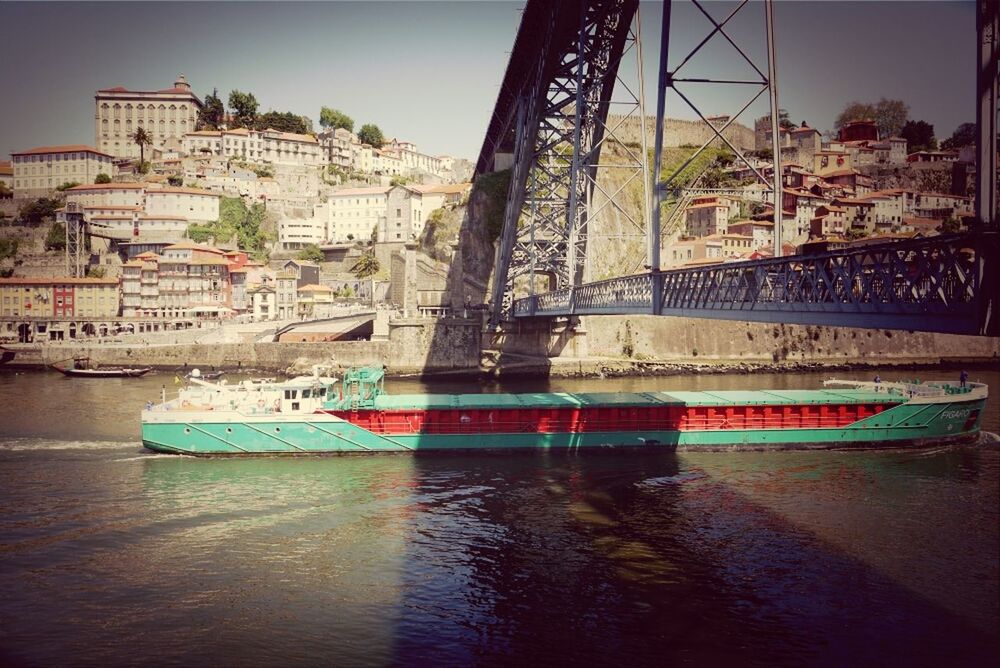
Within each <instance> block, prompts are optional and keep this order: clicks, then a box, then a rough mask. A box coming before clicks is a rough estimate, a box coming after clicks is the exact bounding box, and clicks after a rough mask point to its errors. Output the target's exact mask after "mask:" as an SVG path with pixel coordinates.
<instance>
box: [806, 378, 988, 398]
mask: <svg viewBox="0 0 1000 668" xmlns="http://www.w3.org/2000/svg"><path fill="white" fill-rule="evenodd" d="M823 385H824V386H830V385H847V386H851V387H854V388H856V389H859V390H869V391H871V392H875V393H882V392H884V393H887V394H898V395H900V396H902V397H907V398H911V397H945V396H953V395H960V394H970V395H974V396H973V397H969V398H970V399H971V398H974V397H975V396H978V395H979V394H981V393H985V391H986V387H987V386H986V385H985V384H984V383H973V382H967V383H966V384H965V386H964V387H962V386H961V385H953V384H951V383H950V382H948V381H940V380H929V381H924V382H921V381H919V380H901V381H883V380H879V381H874V380H851V379H844V378H830V379H828V380H824V381H823Z"/></svg>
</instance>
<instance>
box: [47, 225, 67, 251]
mask: <svg viewBox="0 0 1000 668" xmlns="http://www.w3.org/2000/svg"><path fill="white" fill-rule="evenodd" d="M45 250H66V226H65V225H63V224H62V223H52V227H50V228H49V233H48V234H47V235H46V237H45Z"/></svg>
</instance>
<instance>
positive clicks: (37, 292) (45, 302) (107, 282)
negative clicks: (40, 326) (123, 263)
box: [0, 278, 119, 319]
mask: <svg viewBox="0 0 1000 668" xmlns="http://www.w3.org/2000/svg"><path fill="white" fill-rule="evenodd" d="M118 310H119V297H118V279H116V278H0V316H2V317H5V318H11V317H21V318H31V319H41V318H53V319H54V318H59V319H63V318H114V317H116V316H117V315H118Z"/></svg>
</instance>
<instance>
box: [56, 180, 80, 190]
mask: <svg viewBox="0 0 1000 668" xmlns="http://www.w3.org/2000/svg"><path fill="white" fill-rule="evenodd" d="M78 185H80V182H79V181H67V182H66V183H63V184H61V185H58V186H56V190H58V191H59V192H61V193H63V192H66V191H67V190H69V189H70V188H75V187H77V186H78Z"/></svg>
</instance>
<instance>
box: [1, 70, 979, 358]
mask: <svg viewBox="0 0 1000 668" xmlns="http://www.w3.org/2000/svg"><path fill="white" fill-rule="evenodd" d="M224 102H225V103H224ZM258 107H259V105H258V103H257V101H256V99H255V98H254V96H253V95H252V94H250V93H244V92H240V91H232V92H231V94H230V95H229V97H228V99H227V100H225V101H224V100H223V99H222V98H221V97H220V96H219V94H218V92H217V91H213V93H211V94H209V95H206V96H205V97H204V99H201V98H199V97H198V96H196V95H195V93H194V92H193V89H192V87H191V85H190V84H189V83H188V81H187V79H186V78H185V77H184V76H183V75H180V76H178V78H177V79H176V80H175V81H174V82H173V84H172V85H171V86H170V87H168V88H164V89H158V90H128V89H126V88H123V87H113V88H107V89H101V90H98V91H96V92H95V95H94V137H93V143H81V144H74V145H64V146H38V147H26V148H25V149H24V150H19V151H16V152H14V153H12V154H11V156H10V158H11V160H10V161H5V162H0V216H2V217H0V272H2V274H0V318H2V320H0V340H7V341H21V342H31V341H36V342H37V341H45V340H65V339H70V338H77V337H85V336H93V335H97V336H103V335H108V334H114V333H116V332H115V331H113V328H114V327H117V330H118V331H119V332H121V331H125V332H132V333H137V332H140V331H161V329H174V328H181V327H190V326H193V325H195V324H197V325H198V326H205V325H206V324H210V323H216V324H218V323H227V322H228V323H232V322H240V323H249V322H269V321H286V320H315V319H323V318H331V317H336V316H337V315H338V314H343V313H347V312H350V311H351V309H357V308H360V307H366V308H377V309H383V310H390V311H392V312H394V313H395V314H397V315H402V316H411V317H412V316H424V317H439V316H446V315H450V314H452V313H453V311H454V302H453V301H452V300H451V299H450V297H449V295H448V294H447V293H448V287H447V285H446V283H447V279H448V272H449V264H450V259H451V258H452V254H453V250H454V247H455V246H457V235H458V233H459V223H460V222H461V220H462V218H463V216H465V215H466V208H467V205H468V202H469V198H470V194H471V193H472V190H473V184H472V183H470V179H471V177H472V170H473V164H472V163H471V162H470V161H469V160H468V159H464V158H460V157H455V156H448V155H435V154H432V153H429V152H423V151H422V150H421V149H420V148H418V147H417V146H416V145H415V144H413V143H412V142H408V141H405V140H402V139H398V138H394V137H387V136H385V135H383V132H382V130H381V129H380V128H378V127H377V126H375V125H374V124H364V125H362V126H361V127H360V128H358V129H357V131H355V127H354V126H355V123H354V120H353V119H352V118H350V117H349V116H348V115H347V114H346V113H344V112H343V111H340V110H337V109H331V108H327V107H323V108H322V110H321V113H320V126H321V127H320V129H319V131H315V130H314V128H313V123H312V120H310V119H308V118H305V117H302V116H297V115H295V114H292V113H288V112H286V113H281V112H275V111H269V112H266V113H260V112H259V110H258ZM906 115H907V110H906V107H905V104H904V103H902V102H900V101H895V100H882V101H880V102H879V103H876V104H862V103H852V104H850V105H848V106H847V107H846V108H845V110H844V112H843V113H842V114H841V118H840V119H838V126H839V127H837V128H836V129H835V130H832V131H827V132H825V133H824V132H822V131H820V130H819V129H817V128H813V127H811V126H809V125H808V124H807V123H806V122H805V121H802V122H800V123H793V122H791V121H790V119H789V117H788V115H787V114H786V113H785V112H782V116H781V129H780V137H779V140H778V145H779V146H780V150H781V168H782V182H783V195H782V198H781V202H782V212H781V215H782V221H783V238H782V239H780V240H777V241H778V243H781V244H782V249H783V254H786V255H787V254H793V253H814V252H819V251H823V250H828V249H838V248H845V247H851V246H857V245H864V244H870V243H882V242H886V241H892V240H900V239H910V238H913V237H917V236H930V235H935V234H940V233H946V232H955V231H959V230H961V229H962V228H963V226H964V225H966V224H967V223H968V222H969V221H971V219H972V211H971V209H972V199H971V197H970V195H971V193H972V183H973V170H974V155H973V153H974V134H975V133H974V126H972V124H964V125H963V126H961V127H959V129H958V130H957V131H956V132H955V133H954V134H953V136H952V137H950V138H948V139H946V140H944V141H943V142H942V143H941V144H940V145H939V144H938V141H937V139H936V138H935V137H934V135H933V128H932V127H931V126H929V125H928V124H927V123H924V122H923V121H914V120H910V119H908V118H907V117H906ZM708 120H709V122H710V123H713V124H718V125H719V126H721V125H724V124H726V123H727V122H728V121H729V118H728V117H711V118H709V119H708ZM667 123H668V128H667V135H668V146H671V147H673V148H672V149H671V150H672V151H674V154H675V155H674V157H675V159H678V160H679V159H682V158H684V157H685V156H686V155H690V154H692V153H693V151H694V142H693V140H692V137H691V135H692V134H694V135H697V136H696V137H694V139H697V140H698V141H699V143H700V141H701V138H702V137H703V136H707V137H708V138H709V139H710V138H711V137H710V135H706V134H705V133H704V130H706V129H707V128H702V129H701V131H700V132H701V134H699V133H698V132H694V133H692V132H690V131H689V130H690V128H691V126H693V125H694V124H693V123H690V122H686V121H668V122H667ZM670 124H674V125H676V126H677V127H679V128H682V129H681V130H679V131H677V132H674V133H673V135H674V136H673V137H671V134H672V133H671V128H672V127H673V126H672V125H670ZM685 128H686V129H685ZM770 128H771V125H770V117H763V118H760V119H758V120H757V121H756V122H755V123H754V127H753V128H752V129H751V128H747V127H744V126H741V125H739V124H735V123H734V124H731V125H730V126H729V127H728V128H727V129H726V131H725V134H726V136H727V138H729V139H730V141H731V142H732V143H733V145H734V146H735V147H736V148H738V149H740V150H741V151H744V152H745V153H746V155H747V158H748V161H747V163H745V162H744V161H742V160H740V159H738V158H737V157H736V156H735V155H734V154H732V153H731V152H730V151H728V150H727V149H722V148H715V149H713V152H712V153H711V159H710V160H709V161H708V162H701V163H697V164H696V165H695V166H694V168H692V169H689V170H687V171H686V172H685V174H683V175H682V178H683V180H684V183H683V185H684V186H686V189H685V191H684V193H685V194H684V195H683V197H680V198H679V199H677V200H674V201H671V202H668V204H669V205H670V206H671V207H672V209H671V213H670V214H669V222H668V224H667V226H666V228H665V229H666V231H667V235H666V237H665V240H664V248H663V252H662V257H663V262H664V267H665V268H676V267H684V266H697V265H704V264H711V263H720V262H737V261H743V260H749V259H757V258H764V257H769V256H772V255H773V254H774V245H775V242H776V240H775V239H774V216H775V212H774V210H773V207H772V206H771V205H770V204H768V203H766V201H765V200H766V197H765V189H766V187H767V186H766V185H765V181H766V180H768V179H771V178H773V176H772V175H773V166H772V160H771V152H772V148H771V147H772V146H773V142H772V136H771V130H770ZM646 131H647V132H649V131H651V128H650V129H647V130H646ZM81 139H83V138H81ZM612 153H613V151H612ZM699 193H703V194H699ZM665 215H667V214H665ZM79 222H82V223H84V224H83V225H82V226H81V227H79V228H78V227H77V226H78V225H79ZM76 229H81V230H83V233H82V235H81V237H82V238H79V239H77V238H75V236H74V235H75V232H74V230H76ZM67 244H68V245H69V249H68V250H67ZM442 248H443V249H444V250H443V251H442V250H441V249H442ZM480 278H483V277H480ZM407 283H409V284H410V285H409V287H407ZM468 301H469V299H468V298H466V302H468ZM466 315H468V313H466ZM114 318H124V319H142V320H143V322H141V323H131V324H121V323H119V324H118V325H114V326H113V325H112V324H111V323H100V322H96V321H99V320H101V319H114ZM84 321H86V322H84ZM155 321H162V322H163V323H164V324H163V325H162V326H161V325H160V324H157V323H156V322H155ZM151 323H152V324H151ZM137 325H138V329H137ZM346 335H347V334H345V333H343V332H340V333H334V334H328V335H326V336H324V337H319V340H331V339H333V338H342V337H343V336H346ZM349 335H350V336H357V335H358V333H357V332H352V333H350V334H349ZM360 336H362V337H368V336H371V333H370V332H363V333H361V334H360ZM302 340H306V339H302Z"/></svg>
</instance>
